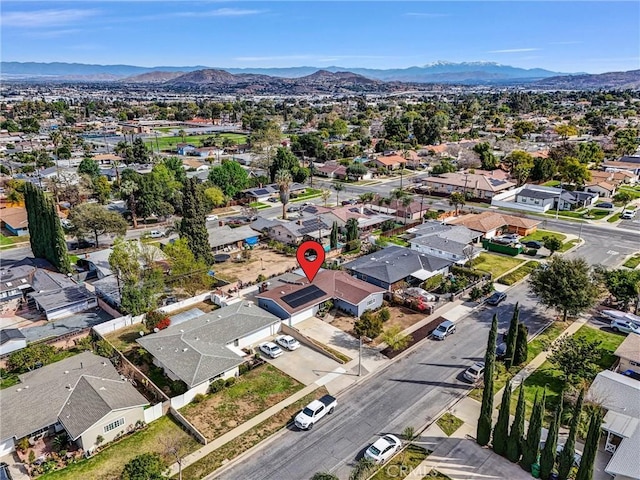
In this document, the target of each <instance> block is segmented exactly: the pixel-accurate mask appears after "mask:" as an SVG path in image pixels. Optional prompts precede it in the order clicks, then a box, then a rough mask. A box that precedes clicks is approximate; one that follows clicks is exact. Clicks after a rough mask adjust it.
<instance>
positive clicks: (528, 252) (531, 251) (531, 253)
mask: <svg viewBox="0 0 640 480" xmlns="http://www.w3.org/2000/svg"><path fill="white" fill-rule="evenodd" d="M523 253H524V254H525V255H529V256H530V257H535V256H536V255H537V254H538V251H537V250H536V249H535V248H528V249H526V250H525V251H524V252H523Z"/></svg>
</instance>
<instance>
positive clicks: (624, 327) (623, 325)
mask: <svg viewBox="0 0 640 480" xmlns="http://www.w3.org/2000/svg"><path fill="white" fill-rule="evenodd" d="M610 327H611V330H613V331H614V332H622V333H637V334H639V335H640V325H638V324H637V323H633V322H632V321H630V320H622V319H620V320H611V324H610Z"/></svg>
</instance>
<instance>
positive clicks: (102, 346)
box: [96, 340, 116, 358]
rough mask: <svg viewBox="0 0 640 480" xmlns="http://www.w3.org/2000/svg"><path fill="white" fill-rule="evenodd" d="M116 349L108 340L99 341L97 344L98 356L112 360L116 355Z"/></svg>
mask: <svg viewBox="0 0 640 480" xmlns="http://www.w3.org/2000/svg"><path fill="white" fill-rule="evenodd" d="M115 353H116V351H115V348H113V347H112V346H111V344H110V343H109V342H107V341H106V340H98V341H97V342H96V354H97V355H100V356H101V357H106V358H111V357H113V356H114V355H115Z"/></svg>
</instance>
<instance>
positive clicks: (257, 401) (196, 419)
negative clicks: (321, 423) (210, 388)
mask: <svg viewBox="0 0 640 480" xmlns="http://www.w3.org/2000/svg"><path fill="white" fill-rule="evenodd" d="M303 387H304V386H303V385H302V384H301V383H300V382H298V381H296V380H294V379H293V378H291V377H289V376H288V375H286V374H284V373H282V372H281V371H280V370H278V369H276V368H275V367H274V366H272V365H269V364H266V365H262V366H260V367H258V368H255V369H254V370H251V371H250V372H247V373H245V374H244V375H242V376H240V377H238V379H237V381H236V383H235V384H234V385H232V386H230V387H226V388H223V389H222V390H221V391H220V392H218V393H214V394H211V395H207V396H206V398H205V400H203V401H202V402H200V403H191V404H189V405H187V406H186V407H184V408H183V409H181V411H180V412H181V413H182V414H183V415H184V416H185V417H186V418H187V420H189V421H190V422H191V423H192V424H193V425H195V427H196V428H197V429H198V430H199V431H200V432H201V433H202V434H203V435H204V436H205V437H207V439H208V440H213V439H214V438H217V437H219V436H220V435H223V434H225V433H227V432H228V431H230V430H232V429H233V428H235V427H237V426H238V425H240V424H242V423H244V422H246V421H247V420H249V419H250V418H252V417H254V416H255V415H257V414H259V413H260V412H263V411H264V410H266V409H267V408H269V407H271V406H273V405H275V404H276V403H278V402H280V401H282V400H284V399H285V398H287V397H289V396H290V395H292V394H293V393H295V392H297V391H298V390H300V389H301V388H303Z"/></svg>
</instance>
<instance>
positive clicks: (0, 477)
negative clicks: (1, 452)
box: [0, 462, 13, 480]
mask: <svg viewBox="0 0 640 480" xmlns="http://www.w3.org/2000/svg"><path fill="white" fill-rule="evenodd" d="M12 478H13V477H12V476H11V472H9V465H7V464H6V463H5V462H2V463H0V480H12Z"/></svg>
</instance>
